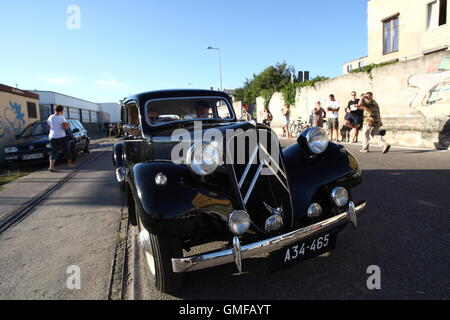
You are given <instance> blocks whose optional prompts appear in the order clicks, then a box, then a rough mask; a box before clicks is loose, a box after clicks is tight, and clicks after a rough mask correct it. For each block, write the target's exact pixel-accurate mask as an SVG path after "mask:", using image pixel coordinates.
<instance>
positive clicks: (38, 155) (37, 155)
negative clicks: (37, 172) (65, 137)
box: [22, 153, 44, 160]
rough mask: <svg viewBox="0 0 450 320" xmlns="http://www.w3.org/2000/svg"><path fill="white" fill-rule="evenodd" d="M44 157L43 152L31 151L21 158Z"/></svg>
mask: <svg viewBox="0 0 450 320" xmlns="http://www.w3.org/2000/svg"><path fill="white" fill-rule="evenodd" d="M42 158H44V154H43V153H33V154H26V155H23V156H22V160H34V159H42Z"/></svg>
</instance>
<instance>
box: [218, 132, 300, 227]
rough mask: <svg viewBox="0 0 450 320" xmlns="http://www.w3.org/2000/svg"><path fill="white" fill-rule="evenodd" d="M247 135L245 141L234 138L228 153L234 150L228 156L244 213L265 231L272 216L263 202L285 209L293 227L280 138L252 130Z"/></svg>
mask: <svg viewBox="0 0 450 320" xmlns="http://www.w3.org/2000/svg"><path fill="white" fill-rule="evenodd" d="M241 135H242V133H241ZM252 135H255V136H256V137H253V136H252ZM245 136H246V137H245V139H243V138H242V136H240V134H238V135H235V136H234V137H233V138H232V139H230V141H229V142H228V146H227V149H228V151H232V152H227V153H229V154H231V157H232V159H229V160H230V161H231V160H232V161H233V162H232V168H233V170H234V173H235V177H236V183H237V184H238V190H239V193H240V194H239V196H240V198H241V200H242V204H243V206H244V207H245V210H246V211H247V212H248V213H249V214H250V215H251V217H252V221H253V222H254V223H255V224H256V225H257V226H258V227H259V228H260V229H262V230H263V229H264V224H265V221H266V219H267V218H268V217H269V216H270V215H271V214H270V212H269V211H268V210H267V209H266V208H265V206H264V203H265V204H267V205H269V206H271V207H273V208H279V207H280V206H282V207H283V211H284V216H283V220H284V222H285V224H287V225H290V224H292V214H291V201H290V200H291V199H290V194H289V188H288V182H287V177H286V173H285V172H284V166H283V163H282V157H281V151H280V149H279V142H278V139H277V138H276V136H274V135H273V134H272V133H271V132H270V131H268V130H258V131H256V130H253V132H250V133H249V132H246V133H245ZM244 140H245V142H244ZM255 141H256V143H255ZM242 145H245V149H244V148H242ZM274 148H276V150H275V152H274Z"/></svg>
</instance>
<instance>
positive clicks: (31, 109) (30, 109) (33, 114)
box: [27, 102, 38, 119]
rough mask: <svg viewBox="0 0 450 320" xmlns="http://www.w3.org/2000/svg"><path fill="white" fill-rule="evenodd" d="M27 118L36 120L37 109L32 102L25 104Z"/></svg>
mask: <svg viewBox="0 0 450 320" xmlns="http://www.w3.org/2000/svg"><path fill="white" fill-rule="evenodd" d="M27 109H28V118H30V119H37V117H38V116H37V107H36V103H34V102H27Z"/></svg>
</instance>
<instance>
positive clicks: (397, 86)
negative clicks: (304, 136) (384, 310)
mask: <svg viewBox="0 0 450 320" xmlns="http://www.w3.org/2000/svg"><path fill="white" fill-rule="evenodd" d="M446 58H450V51H443V52H438V53H435V54H430V55H427V56H423V57H422V58H419V59H416V60H411V61H407V62H398V63H396V64H393V65H388V66H385V67H382V68H378V69H374V70H373V71H372V75H371V76H369V75H368V74H367V73H352V74H347V75H344V76H340V77H338V78H334V79H329V80H326V81H322V82H319V83H316V86H315V87H307V88H300V89H298V90H297V94H296V103H295V106H294V107H293V108H292V112H291V119H292V120H294V119H296V118H297V117H302V119H303V120H305V121H308V120H309V116H310V114H311V112H312V109H313V108H314V105H315V102H316V101H321V102H322V104H324V103H325V102H326V101H327V100H328V96H329V94H334V95H335V97H336V99H337V100H338V101H340V102H341V105H342V106H346V105H347V103H348V101H349V100H350V93H351V91H353V90H355V91H356V92H357V93H358V95H360V94H361V93H363V92H367V91H372V92H373V93H374V96H375V99H376V100H377V102H378V103H379V104H380V107H381V116H382V119H383V123H384V124H385V127H386V129H387V130H388V134H387V136H386V139H387V140H388V141H389V142H391V143H393V144H397V145H407V146H419V147H429V148H433V147H435V145H434V144H435V143H437V142H439V141H441V142H442V141H444V142H445V141H446V139H447V133H446V130H448V129H445V128H448V127H446V124H447V123H448V121H449V120H450V70H440V67H441V66H443V65H444V64H443V63H442V62H443V61H445V59H446ZM283 105H284V101H283V96H282V94H281V93H275V94H274V96H273V97H272V100H271V102H270V110H271V112H272V114H273V116H274V121H273V123H272V126H273V127H274V128H276V130H277V132H280V127H281V123H282V119H283V118H282V115H281V108H282V107H283ZM257 106H258V112H257V113H258V117H261V116H262V111H261V110H262V108H263V106H264V100H263V98H258V99H257ZM344 116H345V112H344V108H341V111H340V122H341V124H342V122H343V120H344ZM260 119H261V118H259V119H258V120H260Z"/></svg>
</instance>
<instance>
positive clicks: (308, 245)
mask: <svg viewBox="0 0 450 320" xmlns="http://www.w3.org/2000/svg"><path fill="white" fill-rule="evenodd" d="M336 239H337V233H327V234H322V235H319V236H316V237H313V238H311V239H308V240H305V241H302V242H298V243H294V244H292V245H290V246H287V247H285V248H283V249H280V250H277V251H274V252H272V253H271V254H270V255H269V271H277V270H281V269H285V268H288V267H291V266H293V265H296V264H297V263H300V262H302V261H305V260H307V259H310V258H314V257H317V256H319V255H321V254H324V253H325V252H329V251H331V250H334V248H335V247H336Z"/></svg>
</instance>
